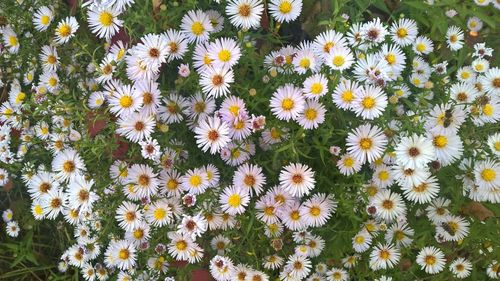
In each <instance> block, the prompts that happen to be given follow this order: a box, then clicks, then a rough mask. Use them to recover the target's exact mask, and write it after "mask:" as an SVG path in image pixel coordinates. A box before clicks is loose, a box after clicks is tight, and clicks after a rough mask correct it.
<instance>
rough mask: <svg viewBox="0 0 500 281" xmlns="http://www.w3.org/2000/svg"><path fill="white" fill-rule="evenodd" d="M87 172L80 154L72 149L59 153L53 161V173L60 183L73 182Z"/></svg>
mask: <svg viewBox="0 0 500 281" xmlns="http://www.w3.org/2000/svg"><path fill="white" fill-rule="evenodd" d="M85 170H86V168H85V164H84V163H83V160H82V158H81V157H80V155H79V154H78V152H77V151H76V150H74V149H72V148H68V149H65V150H63V151H61V152H59V153H58V154H57V155H56V156H55V157H54V159H53V160H52V171H54V172H55V173H57V174H56V177H57V179H58V180H60V181H65V182H68V181H72V180H74V179H75V177H76V176H78V175H82V173H83V172H84V171H85Z"/></svg>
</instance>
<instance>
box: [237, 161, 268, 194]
mask: <svg viewBox="0 0 500 281" xmlns="http://www.w3.org/2000/svg"><path fill="white" fill-rule="evenodd" d="M265 184H266V177H265V176H264V174H263V173H262V168H261V167H259V166H258V165H252V164H248V163H245V164H243V165H241V166H239V167H238V169H237V170H236V171H235V172H234V175H233V185H234V186H242V187H245V188H247V189H248V191H249V193H250V196H253V195H256V196H259V195H260V194H261V193H262V187H263V186H264V185H265Z"/></svg>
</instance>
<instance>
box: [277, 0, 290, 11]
mask: <svg viewBox="0 0 500 281" xmlns="http://www.w3.org/2000/svg"><path fill="white" fill-rule="evenodd" d="M279 9H280V12H281V13H283V14H288V13H290V12H291V11H292V4H291V3H290V2H288V1H283V2H281V4H280V6H279Z"/></svg>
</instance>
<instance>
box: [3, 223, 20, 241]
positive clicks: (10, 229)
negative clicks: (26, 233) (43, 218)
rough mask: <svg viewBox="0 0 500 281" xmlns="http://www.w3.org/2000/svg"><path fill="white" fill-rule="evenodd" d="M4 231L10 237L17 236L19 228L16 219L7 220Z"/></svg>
mask: <svg viewBox="0 0 500 281" xmlns="http://www.w3.org/2000/svg"><path fill="white" fill-rule="evenodd" d="M5 231H6V232H7V235H9V236H10V237H17V236H19V232H20V231H21V228H19V224H18V223H17V222H16V221H9V222H8V223H7V225H5Z"/></svg>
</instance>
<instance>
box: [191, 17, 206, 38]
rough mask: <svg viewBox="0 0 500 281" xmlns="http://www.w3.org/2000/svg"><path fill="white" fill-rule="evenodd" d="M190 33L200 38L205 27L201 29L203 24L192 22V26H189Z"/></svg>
mask: <svg viewBox="0 0 500 281" xmlns="http://www.w3.org/2000/svg"><path fill="white" fill-rule="evenodd" d="M191 31H192V32H193V34H194V35H196V36H200V35H201V34H203V32H204V31H205V27H203V24H202V23H201V22H199V21H197V22H194V23H193V25H192V26H191Z"/></svg>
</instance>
